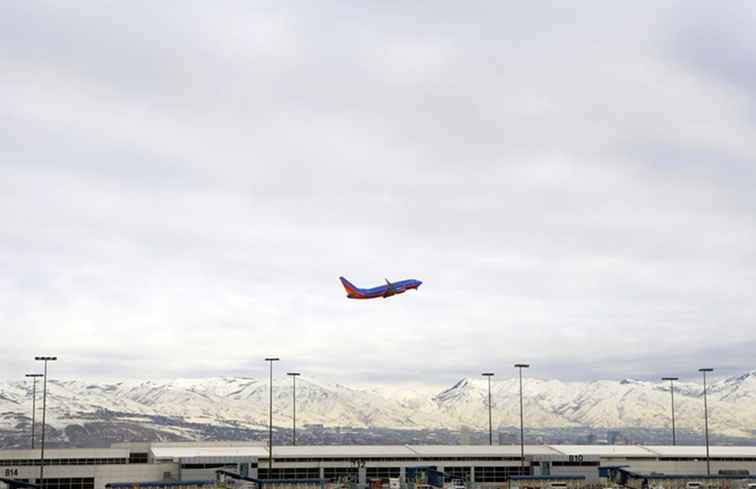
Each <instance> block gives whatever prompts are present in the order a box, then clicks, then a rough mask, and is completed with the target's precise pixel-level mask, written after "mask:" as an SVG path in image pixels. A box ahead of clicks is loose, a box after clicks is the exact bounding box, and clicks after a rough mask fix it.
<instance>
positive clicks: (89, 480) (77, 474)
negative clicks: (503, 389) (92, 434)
mask: <svg viewBox="0 0 756 489" xmlns="http://www.w3.org/2000/svg"><path fill="white" fill-rule="evenodd" d="M709 463H710V467H711V474H730V475H732V474H738V475H740V476H749V475H751V476H753V475H756V447H731V446H728V447H711V450H710V458H709ZM39 464H40V452H39V450H38V449H34V450H0V478H5V479H14V480H18V481H25V482H30V483H34V484H36V483H38V478H39ZM270 465H271V463H270V461H269V458H268V449H267V447H265V446H261V445H256V444H252V443H249V442H192V443H124V444H114V445H112V446H111V448H92V449H80V448H70V449H69V448H63V449H60V448H59V449H47V450H46V451H45V468H44V478H45V486H46V487H47V488H49V489H105V488H106V487H107V486H108V485H109V484H117V483H129V484H132V485H137V484H138V485H142V486H145V485H148V484H147V483H149V482H157V481H164V482H166V483H178V482H181V481H203V480H205V481H206V480H215V479H216V473H217V471H218V470H225V471H229V472H235V473H238V474H242V475H244V476H248V477H250V478H254V479H265V480H270V479H275V480H283V479H285V480H298V479H324V480H327V481H350V482H354V483H358V484H360V485H367V484H368V483H369V482H370V481H376V480H383V481H388V479H397V478H398V479H400V480H403V479H405V478H406V477H407V474H408V472H410V471H412V470H415V468H417V467H431V468H433V469H434V470H437V471H441V472H444V473H445V474H446V475H447V477H449V478H450V479H451V478H454V479H457V480H463V481H465V482H466V483H465V485H466V486H468V487H506V483H507V481H509V480H510V479H512V478H522V477H523V476H526V477H533V476H535V477H543V478H549V477H551V478H558V477H564V478H570V477H572V478H575V479H580V480H583V481H584V482H585V484H586V485H597V484H599V483H600V482H602V479H601V478H602V477H606V474H607V470H611V469H612V468H622V470H626V471H630V472H634V473H638V474H656V475H657V476H658V475H659V474H666V475H670V476H683V475H685V476H690V475H697V476H702V475H705V474H706V452H705V449H704V447H700V446H674V447H673V446H632V445H627V446H625V445H591V446H578V445H529V446H526V447H525V457H524V460H522V459H521V456H520V447H519V446H513V445H495V446H486V445H483V446H478V445H475V446H469V445H468V446H465V445H447V446H441V445H422V446H418V445H392V446H370V445H367V446H365V445H353V446H276V447H274V448H273V461H272V469H270ZM754 482H756V480H755V481H754ZM166 485H169V484H166Z"/></svg>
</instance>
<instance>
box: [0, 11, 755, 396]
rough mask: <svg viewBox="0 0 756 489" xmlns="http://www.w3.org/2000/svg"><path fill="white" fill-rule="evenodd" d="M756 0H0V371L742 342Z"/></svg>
mask: <svg viewBox="0 0 756 489" xmlns="http://www.w3.org/2000/svg"><path fill="white" fill-rule="evenodd" d="M755 9H756V6H754V4H752V3H748V2H724V3H721V2H703V3H700V4H697V3H696V2H692V1H684V2H656V1H654V2H648V3H645V4H643V3H642V2H605V1H599V2H595V3H593V2H577V3H576V2H568V3H563V2H560V3H557V5H556V6H555V5H548V3H546V2H544V3H539V2H500V1H492V2H362V3H360V2H346V1H345V2H332V3H331V2H279V1H274V2H248V1H242V2H197V3H190V2H185V1H181V2H175V3H170V2H145V3H142V4H141V5H140V4H139V2H125V1H124V2H110V1H108V2H104V1H99V2H92V3H87V2H78V3H74V2H50V3H46V2H6V3H4V4H3V5H2V6H1V7H0V219H1V222H2V226H0V324H2V333H3V334H2V341H0V372H2V377H3V378H4V379H8V380H10V379H18V378H20V377H21V376H22V375H23V374H24V373H26V372H28V371H33V370H34V369H35V368H37V367H38V366H35V365H34V362H33V360H32V358H33V356H34V355H35V354H57V355H59V356H60V357H61V360H60V361H59V362H57V364H55V365H54V366H53V367H52V368H54V374H53V375H54V376H57V377H63V378H82V379H106V378H134V379H165V378H172V377H177V376H181V377H204V376H217V375H248V376H260V375H264V374H265V363H264V362H263V360H262V359H263V358H264V357H266V356H269V355H276V356H280V357H281V358H282V362H281V363H280V364H279V365H278V366H277V369H278V370H279V372H280V373H283V372H284V371H286V370H299V371H302V372H304V373H307V374H309V375H311V376H318V377H321V378H325V379H328V380H332V381H339V382H345V383H348V382H354V383H370V382H380V383H386V382H404V381H426V382H432V383H447V382H452V381H454V380H455V379H457V378H459V377H462V376H477V375H479V373H480V372H481V371H483V370H491V371H494V372H497V373H498V374H499V375H511V374H512V370H513V369H512V364H513V363H514V362H518V361H520V362H521V361H526V362H531V363H532V364H533V368H532V369H531V372H529V374H530V375H534V376H539V377H556V378H560V379H565V380H569V379H598V378H624V377H634V378H657V377H659V376H661V375H673V374H675V375H680V376H683V377H688V376H691V375H696V369H697V368H699V367H702V366H712V367H715V368H717V369H718V372H719V373H721V374H725V375H726V374H730V373H738V372H742V371H744V370H751V369H754V368H756V362H754V356H753V352H754V350H755V349H756V327H755V326H756V325H755V324H754V323H755V320H756V300H754V292H756V191H755V189H756V98H755V96H756V30H755V29H754V25H756V10H755ZM339 275H345V276H347V277H348V278H350V279H351V280H352V281H353V282H354V283H355V284H357V285H361V286H374V285H379V284H380V283H381V282H382V281H383V279H384V277H388V278H389V279H392V280H399V279H404V278H416V279H420V280H422V281H423V282H424V284H423V286H422V287H421V288H420V290H419V291H417V292H414V291H411V292H409V293H407V294H405V295H403V296H398V297H394V298H391V299H388V300H382V299H379V300H373V301H351V300H347V299H346V298H345V297H344V295H345V293H344V291H343V289H342V288H341V286H340V284H339V282H338V276H339Z"/></svg>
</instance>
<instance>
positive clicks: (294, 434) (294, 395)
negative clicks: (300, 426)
mask: <svg viewBox="0 0 756 489" xmlns="http://www.w3.org/2000/svg"><path fill="white" fill-rule="evenodd" d="M286 375H288V376H289V377H291V382H292V387H293V390H292V402H291V409H292V411H293V415H292V420H293V421H292V427H291V428H292V429H291V444H292V445H296V444H297V377H299V376H300V375H301V374H300V373H299V372H288V373H287V374H286Z"/></svg>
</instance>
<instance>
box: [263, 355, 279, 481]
mask: <svg viewBox="0 0 756 489" xmlns="http://www.w3.org/2000/svg"><path fill="white" fill-rule="evenodd" d="M279 360H280V358H266V359H265V361H266V362H268V363H269V364H270V397H269V399H270V402H269V404H268V406H269V411H268V413H269V414H268V479H272V478H273V362H277V361H279Z"/></svg>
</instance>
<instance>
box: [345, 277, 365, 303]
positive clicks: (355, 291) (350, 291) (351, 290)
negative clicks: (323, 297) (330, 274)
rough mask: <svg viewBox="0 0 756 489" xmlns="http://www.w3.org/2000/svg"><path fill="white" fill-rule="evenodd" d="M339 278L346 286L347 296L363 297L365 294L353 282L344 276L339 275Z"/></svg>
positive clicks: (353, 297)
mask: <svg viewBox="0 0 756 489" xmlns="http://www.w3.org/2000/svg"><path fill="white" fill-rule="evenodd" d="M339 280H341V285H343V286H344V290H346V292H347V297H350V298H352V299H361V298H363V297H364V296H365V295H364V294H363V293H362V291H361V290H360V289H359V288H357V287H355V286H354V284H353V283H352V282H350V281H349V280H347V279H345V278H344V277H339Z"/></svg>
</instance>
